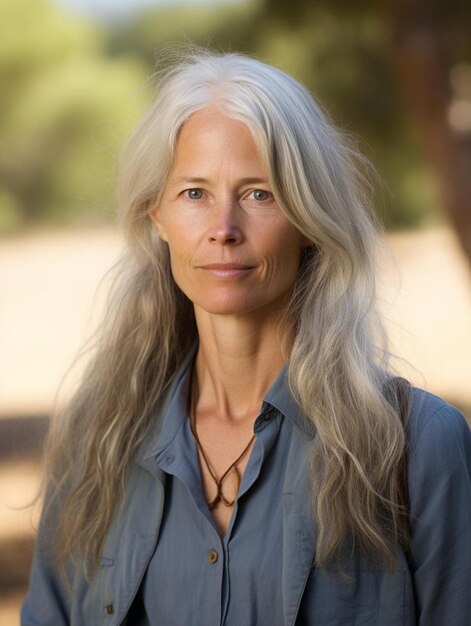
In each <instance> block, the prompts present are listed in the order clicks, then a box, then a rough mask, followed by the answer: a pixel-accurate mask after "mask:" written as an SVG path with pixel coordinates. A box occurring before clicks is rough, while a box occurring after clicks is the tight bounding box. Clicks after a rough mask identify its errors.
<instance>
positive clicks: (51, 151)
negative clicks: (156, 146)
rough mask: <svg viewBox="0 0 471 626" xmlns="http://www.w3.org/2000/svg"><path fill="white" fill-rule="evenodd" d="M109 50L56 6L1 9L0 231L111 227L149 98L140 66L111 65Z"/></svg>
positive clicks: (41, 2) (33, 3) (9, 4)
mask: <svg viewBox="0 0 471 626" xmlns="http://www.w3.org/2000/svg"><path fill="white" fill-rule="evenodd" d="M104 44H105V37H104V34H103V32H101V31H100V29H99V28H98V27H97V26H92V25H91V24H89V23H87V22H86V21H84V20H79V19H78V18H71V17H67V16H66V15H64V14H63V13H61V12H60V10H59V9H57V8H56V7H55V6H54V5H53V4H52V3H51V2H50V1H49V0H23V1H22V2H18V1H17V0H3V2H2V3H0V92H1V94H2V97H1V100H0V229H2V230H12V229H15V228H17V227H20V226H24V225H26V224H34V223H38V222H41V221H42V220H45V219H47V220H49V221H54V222H66V221H67V222H69V223H70V222H72V223H73V222H77V221H80V220H84V219H87V220H88V221H103V220H104V219H106V217H107V211H108V209H109V206H110V204H111V199H112V190H113V188H114V183H115V173H114V170H115V164H116V156H117V149H118V147H119V145H120V144H121V143H122V140H123V138H124V136H125V135H126V134H127V132H128V131H129V129H130V128H131V127H132V126H133V125H134V124H135V122H136V119H137V118H138V116H139V114H140V112H141V110H142V108H143V106H144V102H145V101H146V99H147V98H146V94H145V90H144V89H143V88H142V85H143V83H144V76H145V74H144V71H143V66H142V63H138V62H137V61H136V60H129V59H119V60H116V59H113V60H110V59H107V58H106V57H105V56H104V53H103V49H104ZM140 85H141V86H140Z"/></svg>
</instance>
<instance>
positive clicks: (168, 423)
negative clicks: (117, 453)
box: [145, 346, 315, 458]
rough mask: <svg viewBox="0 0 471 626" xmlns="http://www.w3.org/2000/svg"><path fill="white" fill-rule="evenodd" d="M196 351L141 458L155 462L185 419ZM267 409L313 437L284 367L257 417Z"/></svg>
mask: <svg viewBox="0 0 471 626" xmlns="http://www.w3.org/2000/svg"><path fill="white" fill-rule="evenodd" d="M196 350H197V346H195V347H194V349H193V350H191V352H190V353H189V354H188V355H187V357H186V358H185V360H184V361H183V363H182V365H181V366H180V368H179V370H178V372H177V374H176V376H175V380H174V383H173V385H172V388H171V389H170V391H169V392H168V396H167V401H166V402H165V405H166V407H165V408H163V410H162V411H161V412H159V417H158V426H157V432H158V433H159V434H158V436H157V438H155V436H154V438H153V445H152V447H151V450H150V452H149V453H148V454H146V455H145V458H149V457H154V458H155V457H156V456H157V455H158V454H159V453H160V452H161V451H163V450H164V449H165V448H167V447H168V446H169V445H170V444H171V442H172V441H173V439H174V438H175V436H176V434H177V433H178V430H179V429H180V427H181V426H182V424H183V423H184V421H185V420H186V419H187V416H188V397H189V391H190V382H191V370H192V365H193V361H194V358H195V356H196ZM270 407H273V408H274V409H276V410H278V411H279V412H280V413H281V414H282V415H285V416H286V417H287V418H288V419H289V420H290V421H291V422H292V423H293V424H294V425H295V426H296V427H298V428H300V429H301V430H302V431H303V432H304V433H305V434H306V435H308V436H309V437H311V438H312V437H314V434H315V428H314V426H313V425H312V423H311V422H309V420H308V419H307V418H306V416H305V415H304V414H303V412H302V411H301V409H300V407H299V405H298V404H297V402H296V401H295V399H294V398H293V395H292V393H291V391H290V389H289V385H288V366H287V365H285V366H284V367H283V368H282V369H281V371H280V373H279V374H278V376H277V378H276V380H275V381H274V383H273V384H272V386H271V387H270V389H269V390H268V392H267V394H266V396H265V398H264V401H263V405H262V410H261V413H266V412H268V411H269V410H270ZM154 435H155V433H154Z"/></svg>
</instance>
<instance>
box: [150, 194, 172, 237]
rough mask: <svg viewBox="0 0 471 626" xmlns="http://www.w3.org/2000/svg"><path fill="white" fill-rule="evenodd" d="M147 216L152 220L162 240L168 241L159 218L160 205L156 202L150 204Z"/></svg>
mask: <svg viewBox="0 0 471 626" xmlns="http://www.w3.org/2000/svg"><path fill="white" fill-rule="evenodd" d="M148 216H149V218H150V219H151V220H152V221H153V222H154V226H155V228H156V230H157V233H158V235H159V237H160V239H162V240H163V241H168V239H167V235H166V233H165V230H164V228H163V226H162V222H161V219H160V206H159V205H158V204H157V203H154V204H150V210H149V211H148Z"/></svg>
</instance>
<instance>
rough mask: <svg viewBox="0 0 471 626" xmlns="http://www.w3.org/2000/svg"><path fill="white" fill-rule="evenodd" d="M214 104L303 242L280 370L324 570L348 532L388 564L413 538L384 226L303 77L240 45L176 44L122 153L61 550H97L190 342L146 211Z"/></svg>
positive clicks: (355, 159)
mask: <svg viewBox="0 0 471 626" xmlns="http://www.w3.org/2000/svg"><path fill="white" fill-rule="evenodd" d="M210 104H216V105H217V106H219V107H220V109H221V110H222V111H223V112H224V113H226V114H227V115H229V116H231V117H233V118H235V119H238V120H240V121H242V122H243V123H245V124H246V125H247V127H248V128H249V130H250V131H251V133H252V135H253V137H254V140H255V142H256V144H257V146H258V149H259V151H260V155H261V158H262V159H263V160H264V163H265V164H266V167H267V171H268V172H269V177H270V183H271V186H272V189H273V192H274V195H275V198H276V200H277V202H278V204H279V206H280V207H281V209H282V211H283V212H284V213H285V214H286V216H287V217H288V218H289V219H290V220H291V222H292V223H293V224H294V225H295V226H296V228H297V229H298V230H299V232H300V233H302V235H304V237H306V238H307V239H308V240H309V242H311V246H310V247H308V248H307V249H306V253H305V254H304V258H303V261H302V264H301V268H300V272H299V276H298V279H297V281H296V284H295V288H294V293H293V298H292V303H291V306H290V311H291V314H292V317H291V319H292V323H293V327H294V329H295V340H294V346H293V349H292V352H291V355H290V359H289V369H288V372H289V383H290V387H291V390H292V393H293V395H294V397H295V398H296V400H297V402H298V403H299V405H300V407H301V408H302V410H303V412H304V413H305V415H306V418H307V419H308V420H310V421H311V422H312V423H313V425H314V426H315V428H316V431H317V434H316V437H315V438H314V441H313V448H312V459H311V461H312V462H311V473H312V475H311V478H312V489H313V495H314V498H313V502H314V505H313V506H314V515H315V520H316V524H317V537H318V540H317V549H316V561H317V565H318V566H319V567H324V566H326V565H328V564H329V563H330V562H331V560H332V558H333V557H334V556H335V555H336V554H337V553H338V549H339V548H340V546H341V545H342V543H343V541H344V540H345V539H346V537H347V536H348V537H353V538H354V539H355V540H356V541H357V542H358V545H359V546H360V547H361V548H362V549H363V550H364V551H365V552H366V553H370V554H375V555H378V556H379V557H380V558H381V559H382V560H383V562H384V563H385V564H387V565H389V566H391V565H392V564H393V563H394V544H395V543H397V542H400V543H403V544H404V545H406V544H407V530H406V524H405V522H404V520H405V516H404V511H405V507H404V505H405V499H404V493H403V490H402V487H401V480H402V478H403V461H404V449H405V435H404V427H403V424H402V423H401V419H400V415H399V409H398V406H397V403H396V402H395V400H394V397H392V400H391V394H389V399H388V395H387V394H385V393H384V387H385V383H386V382H387V380H388V376H389V375H388V374H387V372H388V364H387V350H386V344H385V339H384V338H385V334H384V330H383V327H382V324H381V320H380V318H379V316H378V315H377V314H376V310H375V302H376V294H375V270H376V262H375V250H376V244H377V225H376V224H375V220H374V218H373V213H372V211H371V209H370V207H369V204H368V193H367V191H368V184H367V183H366V184H365V181H364V177H363V176H362V175H361V174H360V169H361V168H360V167H359V166H358V164H359V163H361V161H362V159H361V157H360V156H359V153H358V151H357V150H356V149H355V148H354V147H353V146H352V145H351V144H350V143H349V142H348V141H347V140H346V139H345V137H344V136H343V135H342V134H341V133H340V132H339V131H338V130H336V129H335V128H334V126H333V124H332V123H330V122H329V121H328V119H327V117H326V115H325V114H324V113H323V112H322V110H321V108H320V107H319V105H318V104H317V103H316V102H315V101H314V99H313V98H312V96H311V95H310V94H309V93H308V92H307V90H306V89H305V88H304V87H303V86H302V85H300V84H299V83H298V82H297V81H296V80H294V79H293V78H291V77H290V76H288V75H286V74H285V73H283V72H282V71H280V70H278V69H275V68H273V67H270V66H269V65H266V64H264V63H261V62H259V61H256V60H254V59H252V58H248V57H246V56H243V55H240V54H215V53H212V52H205V51H196V52H195V51H191V52H190V53H185V54H184V55H182V56H181V57H180V58H179V59H178V60H177V61H176V62H174V63H173V64H172V65H171V67H169V68H167V69H166V70H165V71H163V72H162V75H161V76H160V81H159V85H158V90H157V96H156V98H155V101H154V102H153V104H152V106H151V107H150V109H149V111H148V112H147V114H146V115H145V117H144V119H143V120H142V121H141V122H140V124H139V125H138V127H137V128H136V130H135V132H134V134H133V135H132V136H131V138H130V139H129V141H128V142H127V144H126V146H125V148H124V150H123V157H122V167H121V179H120V187H119V204H120V218H121V223H122V225H123V228H124V232H125V236H126V243H127V245H126V251H125V254H124V256H123V257H122V259H121V261H120V263H119V264H118V265H117V267H116V273H115V282H114V286H113V289H112V290H111V295H110V298H109V301H108V305H107V308H106V316H105V318H104V320H103V324H102V326H101V328H100V331H99V333H98V339H97V342H96V346H95V353H94V356H93V358H92V359H91V361H90V363H89V365H88V368H87V370H86V371H85V374H84V376H83V379H82V381H81V383H80V385H79V387H78V389H77V391H76V393H75V395H74V396H73V397H72V400H71V401H70V403H69V404H68V406H67V408H66V409H65V411H63V413H62V415H60V416H59V417H60V419H57V420H55V422H54V425H53V427H52V429H51V433H50V437H49V441H48V447H47V470H48V471H47V475H46V480H47V484H48V485H49V486H50V488H51V489H52V491H53V493H54V492H55V493H57V494H59V493H61V494H64V493H65V496H64V500H63V502H62V514H61V516H60V527H59V533H58V535H57V546H56V547H57V551H58V556H59V560H60V561H61V562H64V561H65V560H66V559H68V558H70V557H71V556H73V555H75V556H78V557H79V558H80V559H84V557H87V559H91V560H92V561H93V562H95V563H96V562H97V561H98V558H99V556H100V550H101V548H102V545H103V542H104V539H105V537H106V532H107V529H108V527H109V525H110V522H111V520H112V518H113V515H114V514H115V513H116V510H117V507H118V505H119V502H120V500H121V498H122V496H123V493H124V490H125V486H126V478H127V475H128V471H129V468H130V465H131V463H132V459H133V456H134V455H135V453H136V449H137V447H138V446H139V445H140V443H141V442H142V440H143V438H144V436H145V435H146V434H147V433H148V432H149V431H150V429H151V428H152V426H153V419H154V415H155V406H156V404H157V403H158V402H159V400H160V399H161V398H162V396H163V394H164V393H165V392H166V390H167V388H168V386H169V384H170V382H171V380H172V377H173V376H174V374H175V371H176V369H177V368H178V366H179V364H180V363H181V361H182V359H183V358H184V356H185V354H186V353H187V352H188V350H189V349H190V346H191V345H192V344H194V342H195V340H196V325H195V321H194V314H193V308H192V304H191V302H189V300H188V299H187V298H186V297H185V296H184V295H183V294H182V293H181V292H180V290H179V289H178V288H177V286H176V285H175V282H174V280H173V278H172V275H171V270H170V263H169V254H168V247H167V245H166V244H165V243H163V242H162V241H160V240H159V238H158V236H157V234H156V231H155V228H154V227H153V224H152V222H151V220H150V218H149V210H150V207H151V206H152V205H154V204H155V202H156V201H158V199H159V197H160V195H161V193H162V190H163V189H164V185H165V182H166V179H167V176H168V174H169V171H170V169H171V167H172V163H173V159H174V154H175V147H176V142H177V139H178V133H179V130H180V128H181V127H182V125H183V124H184V123H185V121H186V120H187V119H188V118H189V116H190V115H191V114H192V113H194V112H196V111H199V110H201V109H203V108H205V107H207V106H208V105H210ZM392 396H394V394H392Z"/></svg>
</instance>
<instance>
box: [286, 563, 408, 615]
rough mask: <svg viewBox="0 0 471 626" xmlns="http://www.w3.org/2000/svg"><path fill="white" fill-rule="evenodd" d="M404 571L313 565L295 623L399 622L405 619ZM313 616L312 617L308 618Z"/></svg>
mask: <svg viewBox="0 0 471 626" xmlns="http://www.w3.org/2000/svg"><path fill="white" fill-rule="evenodd" d="M405 583H406V572H405V571H404V570H402V569H397V570H396V571H395V572H394V573H389V572H386V571H383V570H371V569H356V570H352V569H348V570H345V571H344V574H341V573H339V572H337V571H334V570H327V569H326V570H320V569H315V568H314V569H313V570H312V571H311V574H310V576H309V579H308V583H307V586H306V590H305V592H304V594H303V598H302V601H301V606H300V612H299V615H300V620H299V622H297V624H303V620H304V621H305V623H306V624H310V623H319V624H323V625H326V626H327V625H329V626H337V625H338V626H346V625H347V624H348V625H349V626H351V625H358V626H360V625H362V626H366V625H367V624H375V625H377V624H381V626H400V625H401V624H404V619H405V607H404V600H405ZM311 620H312V621H311Z"/></svg>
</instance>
